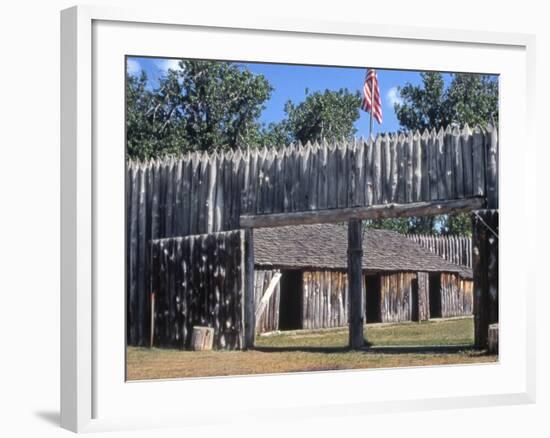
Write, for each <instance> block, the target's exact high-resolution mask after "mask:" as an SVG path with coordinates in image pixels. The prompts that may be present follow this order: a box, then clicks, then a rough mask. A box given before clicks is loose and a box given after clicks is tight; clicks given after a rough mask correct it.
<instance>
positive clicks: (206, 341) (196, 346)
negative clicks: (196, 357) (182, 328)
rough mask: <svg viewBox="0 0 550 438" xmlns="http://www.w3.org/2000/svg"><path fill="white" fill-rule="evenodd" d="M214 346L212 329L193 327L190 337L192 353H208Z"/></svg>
mask: <svg viewBox="0 0 550 438" xmlns="http://www.w3.org/2000/svg"><path fill="white" fill-rule="evenodd" d="M213 345H214V329H213V328H212V327H204V326H195V327H193V334H192V335H191V349H192V350H193V351H209V350H212V347H213Z"/></svg>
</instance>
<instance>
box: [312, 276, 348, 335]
mask: <svg viewBox="0 0 550 438" xmlns="http://www.w3.org/2000/svg"><path fill="white" fill-rule="evenodd" d="M302 278H303V294H302V327H303V328H304V329H318V328H329V327H342V326H344V325H346V324H347V323H348V311H349V309H348V280H347V275H346V273H345V272H340V271H304V273H303V277H302Z"/></svg>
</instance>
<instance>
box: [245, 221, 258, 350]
mask: <svg viewBox="0 0 550 438" xmlns="http://www.w3.org/2000/svg"><path fill="white" fill-rule="evenodd" d="M244 241H245V242H244V245H245V247H244V258H245V262H244V264H245V274H244V275H245V277H244V282H245V283H244V345H243V347H244V348H253V347H254V335H255V333H254V331H255V327H256V320H255V319H256V316H255V308H254V231H253V230H252V229H251V228H248V229H246V230H245V232H244Z"/></svg>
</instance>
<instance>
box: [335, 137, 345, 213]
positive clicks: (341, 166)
mask: <svg viewBox="0 0 550 438" xmlns="http://www.w3.org/2000/svg"><path fill="white" fill-rule="evenodd" d="M336 164H337V172H338V173H337V176H336V181H335V182H336V185H335V187H337V190H338V198H337V202H338V204H337V206H338V208H342V207H346V206H347V205H348V202H347V195H348V166H347V147H346V144H344V143H338V144H337V145H336Z"/></svg>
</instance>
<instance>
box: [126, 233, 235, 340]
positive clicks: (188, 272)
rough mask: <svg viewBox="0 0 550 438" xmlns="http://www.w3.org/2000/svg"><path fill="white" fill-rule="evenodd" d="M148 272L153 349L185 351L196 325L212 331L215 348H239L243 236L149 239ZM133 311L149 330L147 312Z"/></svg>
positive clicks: (130, 311) (135, 316)
mask: <svg viewBox="0 0 550 438" xmlns="http://www.w3.org/2000/svg"><path fill="white" fill-rule="evenodd" d="M152 273H153V276H152V285H151V286H152V290H153V291H155V322H154V327H155V328H154V345H155V346H159V347H172V348H182V349H185V348H188V347H189V346H190V342H191V333H192V329H193V326H195V325H201V326H208V327H213V328H214V346H215V348H224V349H239V348H242V345H243V324H244V321H243V300H242V291H243V287H244V231H231V232H223V233H214V234H202V235H196V236H187V237H175V238H167V239H160V240H154V241H153V242H152ZM135 311H136V309H135V307H132V303H130V307H129V317H130V318H132V320H134V319H135V318H137V319H139V320H140V321H145V322H147V328H148V329H149V330H150V324H149V323H150V318H149V317H148V315H149V314H150V313H147V312H146V313H145V314H142V313H139V310H138V313H137V314H136V313H135ZM148 311H149V312H150V303H149V307H148Z"/></svg>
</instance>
